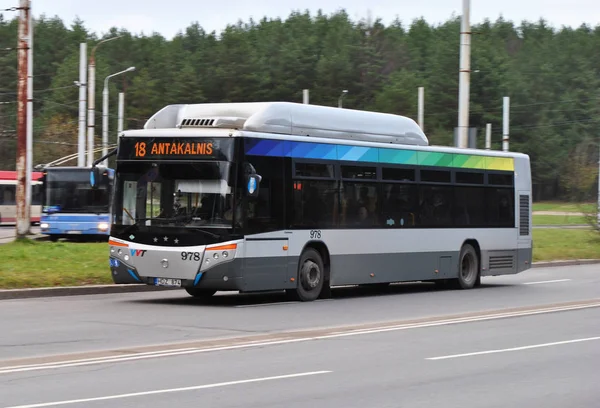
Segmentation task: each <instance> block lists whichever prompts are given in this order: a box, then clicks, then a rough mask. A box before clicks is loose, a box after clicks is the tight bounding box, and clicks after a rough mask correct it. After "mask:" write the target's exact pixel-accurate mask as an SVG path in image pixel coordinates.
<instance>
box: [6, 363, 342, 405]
mask: <svg viewBox="0 0 600 408" xmlns="http://www.w3.org/2000/svg"><path fill="white" fill-rule="evenodd" d="M332 372H333V371H312V372H307V373H298V374H287V375H278V376H274V377H262V378H251V379H249V380H238V381H228V382H222V383H215V384H205V385H196V386H193V387H182V388H169V389H164V390H154V391H144V392H134V393H130V394H118V395H108V396H105V397H95V398H82V399H75V400H67V401H56V402H44V403H41V404H30V405H18V406H13V407H7V408H41V407H55V406H58V405H68V404H78V403H82V402H94V401H106V400H115V399H122V398H131V397H142V396H146V395H154V394H166V393H171V392H183V391H195V390H204V389H208V388H218V387H226V386H229V385H239V384H248V383H256V382H263V381H274V380H283V379H287V378H297V377H307V376H310V375H319V374H328V373H332Z"/></svg>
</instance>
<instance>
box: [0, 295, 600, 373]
mask: <svg viewBox="0 0 600 408" xmlns="http://www.w3.org/2000/svg"><path fill="white" fill-rule="evenodd" d="M595 307H600V302H596V303H590V304H587V305H574V306H558V307H550V308H545V309H538V310H529V311H520V312H505V313H491V314H488V315H481V316H475V317H462V318H454V319H440V320H435V321H430V322H424V323H407V324H399V325H390V326H381V327H375V328H370V329H349V330H344V329H343V328H340V329H338V330H336V331H334V332H331V333H329V334H323V335H319V336H308V335H307V336H306V337H298V338H292V339H276V340H266V341H258V342H257V341H249V342H245V343H241V344H235V345H231V346H217V347H207V348H201V347H198V348H187V349H178V350H165V351H164V352H149V353H132V354H124V355H121V356H114V357H97V358H90V359H81V360H71V361H68V360H67V361H61V362H55V363H43V364H31V365H21V366H13V367H3V368H0V374H11V373H18V372H24V371H38V370H47V369H59V368H68V367H78V366H85V365H95V364H107V363H119V362H125V361H134V360H146V359H151V358H159V357H171V356H181V355H186V354H198V353H208V352H215V351H225V350H237V349H246V348H254V347H265V346H275V345H283V344H290V343H300V342H305V341H313V340H325V339H334V338H339V337H349V336H358V335H363V334H375V333H384V332H389V331H399V330H410V329H419V328H426V327H436V326H447V325H454V324H461V323H476V322H483V321H487V320H497V319H503V318H509V317H523V316H533V315H538V314H546V313H556V312H564V311H572V310H581V309H589V308H595Z"/></svg>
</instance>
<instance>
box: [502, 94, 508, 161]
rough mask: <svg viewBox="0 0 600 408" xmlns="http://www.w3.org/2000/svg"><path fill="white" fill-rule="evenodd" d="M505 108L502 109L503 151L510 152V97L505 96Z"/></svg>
mask: <svg viewBox="0 0 600 408" xmlns="http://www.w3.org/2000/svg"><path fill="white" fill-rule="evenodd" d="M503 99H504V104H503V105H504V109H503V110H502V116H503V120H502V151H505V152H508V139H509V136H508V114H509V109H510V97H508V96H505V97H504V98H503Z"/></svg>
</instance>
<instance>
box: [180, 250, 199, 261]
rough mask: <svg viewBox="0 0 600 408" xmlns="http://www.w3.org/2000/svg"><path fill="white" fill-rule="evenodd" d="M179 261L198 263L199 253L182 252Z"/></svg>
mask: <svg viewBox="0 0 600 408" xmlns="http://www.w3.org/2000/svg"><path fill="white" fill-rule="evenodd" d="M181 259H182V260H184V261H199V260H200V252H182V253H181Z"/></svg>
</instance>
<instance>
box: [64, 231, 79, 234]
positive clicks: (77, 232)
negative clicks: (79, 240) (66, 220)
mask: <svg viewBox="0 0 600 408" xmlns="http://www.w3.org/2000/svg"><path fill="white" fill-rule="evenodd" d="M67 234H81V231H68V232H67Z"/></svg>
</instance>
